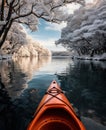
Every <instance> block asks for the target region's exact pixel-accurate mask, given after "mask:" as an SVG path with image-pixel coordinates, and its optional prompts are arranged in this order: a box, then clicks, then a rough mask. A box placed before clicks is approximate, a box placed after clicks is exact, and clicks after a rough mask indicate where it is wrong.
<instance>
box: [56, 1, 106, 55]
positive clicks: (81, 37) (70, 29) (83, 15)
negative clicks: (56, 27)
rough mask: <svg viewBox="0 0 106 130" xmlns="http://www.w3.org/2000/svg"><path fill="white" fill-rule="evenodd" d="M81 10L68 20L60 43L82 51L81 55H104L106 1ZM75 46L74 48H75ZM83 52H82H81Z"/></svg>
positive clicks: (105, 45) (105, 46) (57, 42)
mask: <svg viewBox="0 0 106 130" xmlns="http://www.w3.org/2000/svg"><path fill="white" fill-rule="evenodd" d="M86 7H87V6H86ZM86 7H84V8H81V9H79V10H77V11H75V13H74V15H73V16H72V15H71V16H70V17H69V18H68V23H67V26H66V27H65V28H64V29H63V30H62V34H61V39H60V40H58V41H56V44H60V43H62V44H63V45H65V46H67V47H68V48H73V47H74V49H75V50H77V51H78V50H80V51H82V52H81V54H82V53H83V54H86V53H87V54H89V55H91V53H93V52H92V51H95V53H99V52H98V51H100V53H104V51H106V49H105V48H106V8H105V7H106V0H101V1H98V2H96V4H95V5H93V6H91V7H89V8H86ZM75 46H76V47H75ZM83 51H84V52H83Z"/></svg>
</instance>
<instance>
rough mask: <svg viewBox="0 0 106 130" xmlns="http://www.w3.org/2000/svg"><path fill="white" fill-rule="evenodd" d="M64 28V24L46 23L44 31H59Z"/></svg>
mask: <svg viewBox="0 0 106 130" xmlns="http://www.w3.org/2000/svg"><path fill="white" fill-rule="evenodd" d="M64 27H66V22H62V23H61V24H56V23H47V24H46V27H45V30H52V31H59V32H60V31H61V29H62V28H64Z"/></svg>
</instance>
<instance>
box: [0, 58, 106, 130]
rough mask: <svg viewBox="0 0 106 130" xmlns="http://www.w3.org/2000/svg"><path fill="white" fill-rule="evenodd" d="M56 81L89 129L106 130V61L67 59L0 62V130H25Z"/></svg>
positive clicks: (28, 59)
mask: <svg viewBox="0 0 106 130" xmlns="http://www.w3.org/2000/svg"><path fill="white" fill-rule="evenodd" d="M53 79H55V80H56V81H57V82H58V83H59V84H60V86H61V88H62V90H63V91H64V93H65V95H66V96H67V98H68V99H69V100H70V102H71V103H72V104H73V107H74V108H75V110H76V112H77V114H78V115H79V116H80V118H81V120H82V122H83V123H84V124H85V126H86V129H87V130H106V62H98V61H95V62H92V61H82V60H72V59H70V58H67V57H64V58H63V57H60V58H56V57H55V58H51V57H41V58H39V59H37V58H33V59H30V58H22V59H19V60H14V61H0V130H7V129H10V130H26V127H27V125H28V123H29V122H30V120H31V118H32V116H33V114H34V112H35V110H36V108H37V106H38V104H39V102H40V100H41V98H42V97H43V95H44V93H45V91H46V89H47V88H48V86H49V85H50V83H51V82H52V80H53Z"/></svg>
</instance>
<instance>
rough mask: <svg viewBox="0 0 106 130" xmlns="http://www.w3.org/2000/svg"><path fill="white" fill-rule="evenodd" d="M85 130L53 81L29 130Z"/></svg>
mask: <svg viewBox="0 0 106 130" xmlns="http://www.w3.org/2000/svg"><path fill="white" fill-rule="evenodd" d="M59 129H60V130H85V127H84V125H83V123H82V122H81V121H80V120H79V119H78V117H77V116H76V113H75V112H74V109H73V107H72V105H71V104H70V102H69V101H68V99H67V98H66V96H65V95H64V93H63V91H62V90H61V89H60V87H59V85H58V84H57V82H56V81H52V83H51V85H50V87H49V88H48V89H47V92H46V93H45V95H44V97H43V99H42V100H41V102H40V104H39V106H38V108H37V110H36V112H35V114H34V118H33V120H32V121H31V123H30V124H29V126H28V128H27V130H59Z"/></svg>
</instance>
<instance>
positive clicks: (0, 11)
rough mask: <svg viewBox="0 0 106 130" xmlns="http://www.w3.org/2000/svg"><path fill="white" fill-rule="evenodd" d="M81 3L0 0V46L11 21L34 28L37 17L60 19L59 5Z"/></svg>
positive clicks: (56, 0) (73, 0)
mask: <svg viewBox="0 0 106 130" xmlns="http://www.w3.org/2000/svg"><path fill="white" fill-rule="evenodd" d="M73 2H76V3H79V4H83V3H84V0H1V1H0V48H1V46H2V45H3V43H4V41H5V39H6V36H7V33H8V31H9V29H10V27H11V25H12V23H13V22H18V23H22V24H26V25H27V26H28V27H29V28H30V29H31V30H36V29H37V25H38V18H42V19H44V20H46V21H51V22H58V21H61V20H62V18H63V17H62V13H61V11H60V10H61V9H60V7H61V6H64V5H65V4H68V3H73Z"/></svg>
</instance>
